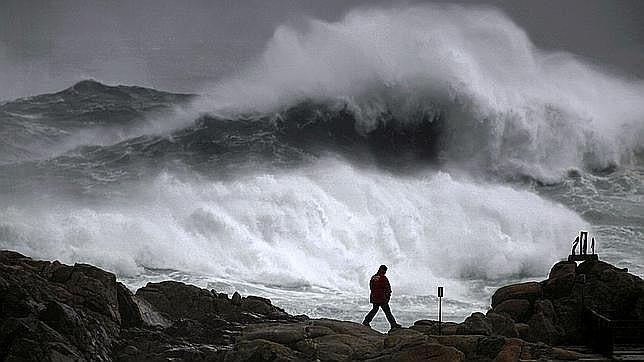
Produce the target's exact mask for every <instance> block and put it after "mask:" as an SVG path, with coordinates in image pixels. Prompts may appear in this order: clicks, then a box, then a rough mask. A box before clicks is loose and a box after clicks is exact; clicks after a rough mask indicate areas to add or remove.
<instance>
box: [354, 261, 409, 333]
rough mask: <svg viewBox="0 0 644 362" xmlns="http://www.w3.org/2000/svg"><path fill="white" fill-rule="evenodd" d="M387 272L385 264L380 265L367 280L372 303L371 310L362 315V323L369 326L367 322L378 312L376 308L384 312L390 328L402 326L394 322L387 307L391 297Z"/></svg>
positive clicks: (394, 319)
mask: <svg viewBox="0 0 644 362" xmlns="http://www.w3.org/2000/svg"><path fill="white" fill-rule="evenodd" d="M386 273H387V266H386V265H381V266H380V268H378V272H377V273H376V274H374V276H372V277H371V280H370V281H369V289H370V290H371V293H370V294H369V302H370V303H371V304H373V308H371V311H369V313H367V315H366V316H365V317H364V321H363V322H362V324H363V325H365V326H367V327H371V325H370V324H369V323H371V321H372V320H373V317H374V316H375V315H376V313H378V309H380V308H382V311H383V312H385V316H386V317H387V321H389V324H390V325H391V329H395V328H401V327H402V326H401V325H400V324H398V323H397V322H396V318H394V316H393V314H391V309H390V308H389V298H391V285H390V284H389V279H387V277H386V276H385V274H386Z"/></svg>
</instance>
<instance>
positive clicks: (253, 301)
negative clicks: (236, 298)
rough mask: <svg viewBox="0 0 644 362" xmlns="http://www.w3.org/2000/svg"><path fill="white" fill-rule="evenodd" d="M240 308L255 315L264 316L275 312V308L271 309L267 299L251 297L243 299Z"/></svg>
mask: <svg viewBox="0 0 644 362" xmlns="http://www.w3.org/2000/svg"><path fill="white" fill-rule="evenodd" d="M240 306H241V309H242V310H243V311H246V312H251V313H257V314H264V315H266V314H270V313H272V312H273V311H275V308H274V307H273V305H272V304H271V301H270V300H269V299H266V298H261V297H256V296H252V295H251V296H248V297H246V298H243V299H242V301H241V305H240Z"/></svg>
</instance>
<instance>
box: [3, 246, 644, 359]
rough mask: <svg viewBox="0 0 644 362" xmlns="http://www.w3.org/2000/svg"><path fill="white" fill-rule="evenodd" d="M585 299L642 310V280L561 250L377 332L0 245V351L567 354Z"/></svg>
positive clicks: (24, 355) (81, 355) (621, 312)
mask: <svg viewBox="0 0 644 362" xmlns="http://www.w3.org/2000/svg"><path fill="white" fill-rule="evenodd" d="M582 298H583V301H584V303H585V305H587V306H589V307H592V308H593V309H595V310H598V311H600V312H602V313H605V314H608V315H611V316H613V317H615V318H628V319H639V320H642V319H644V283H643V282H642V280H641V279H640V278H639V277H637V276H634V275H631V274H629V273H627V272H626V271H624V270H621V269H618V268H615V267H614V266H612V265H610V264H607V263H603V262H601V261H593V262H584V263H581V264H580V265H579V266H577V265H576V264H574V263H568V262H560V263H557V264H555V265H554V266H553V268H552V270H551V271H550V275H549V277H548V279H546V280H544V281H543V282H530V283H523V284H516V285H510V286H506V287H503V288H500V289H499V290H497V291H496V293H494V295H493V297H492V303H491V304H492V308H491V309H490V310H489V311H488V312H487V313H486V314H483V313H473V314H472V315H471V316H470V317H468V318H467V319H466V320H465V321H464V322H462V323H445V324H443V333H442V335H439V333H438V323H437V322H436V321H430V320H420V321H417V322H415V323H414V325H413V326H411V327H409V328H401V329H397V330H393V331H391V332H390V333H388V334H382V333H379V332H377V331H374V330H372V329H370V328H367V327H365V326H362V325H361V324H359V323H354V322H349V321H339V320H333V319H310V318H308V317H307V316H303V315H300V316H293V315H290V314H288V313H286V312H285V311H284V310H283V309H281V308H279V307H277V306H274V305H273V304H272V303H271V301H270V300H268V299H265V298H260V297H254V296H246V297H243V296H241V295H239V294H238V293H234V294H233V295H232V296H228V295H226V294H223V293H217V292H216V291H214V290H206V289H201V288H198V287H195V286H192V285H186V284H183V283H179V282H173V281H165V282H161V283H148V284H147V285H146V286H145V287H143V288H140V289H139V290H137V291H136V293H135V294H133V293H132V292H131V291H129V290H128V289H127V288H126V287H125V286H124V285H123V284H121V283H119V282H118V281H117V280H116V277H115V275H114V274H112V273H109V272H106V271H104V270H101V269H99V268H96V267H94V266H91V265H87V264H75V265H73V266H69V265H64V264H61V263H59V262H57V261H54V262H49V261H40V260H33V259H31V258H29V257H26V256H24V255H21V254H19V253H16V252H12V251H0V360H6V361H86V360H87V361H89V360H104V361H110V360H115V361H160V360H164V361H167V360H174V361H292V360H295V361H342V360H363V361H392V360H393V361H396V360H398V361H414V360H415V361H462V360H477V361H494V360H496V361H515V360H519V359H533V360H534V359H540V360H575V359H579V358H583V357H584V356H583V355H581V354H579V353H576V352H573V351H569V350H566V349H562V348H557V347H553V346H555V345H560V344H577V343H579V342H580V338H581V337H580V336H581V335H582V333H581V332H582V331H581V328H582V325H583V324H582V312H583V308H582V307H581V306H582Z"/></svg>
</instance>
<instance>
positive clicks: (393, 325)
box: [391, 323, 402, 329]
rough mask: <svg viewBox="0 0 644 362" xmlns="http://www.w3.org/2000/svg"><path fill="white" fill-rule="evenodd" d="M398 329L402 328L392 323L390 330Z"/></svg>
mask: <svg viewBox="0 0 644 362" xmlns="http://www.w3.org/2000/svg"><path fill="white" fill-rule="evenodd" d="M398 328H402V326H401V325H400V324H398V323H394V324H392V325H391V329H398Z"/></svg>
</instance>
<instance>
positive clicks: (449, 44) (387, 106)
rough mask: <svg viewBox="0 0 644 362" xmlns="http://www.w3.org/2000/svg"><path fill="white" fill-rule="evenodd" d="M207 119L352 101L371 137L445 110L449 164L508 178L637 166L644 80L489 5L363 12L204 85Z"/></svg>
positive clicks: (292, 31) (283, 31)
mask: <svg viewBox="0 0 644 362" xmlns="http://www.w3.org/2000/svg"><path fill="white" fill-rule="evenodd" d="M207 93H208V96H207V97H203V98H202V99H201V100H200V101H198V102H196V107H197V108H198V109H202V110H203V111H206V112H213V111H214V112H218V113H226V112H227V113H228V114H236V113H239V112H272V111H275V110H279V109H282V108H284V107H288V106H291V105H294V104H296V103H298V102H300V101H301V100H303V99H316V100H326V101H334V102H335V101H340V102H347V103H348V104H350V105H351V107H352V109H353V110H354V111H355V112H356V114H357V116H358V117H359V118H360V120H361V123H360V125H359V127H360V129H362V131H363V132H365V133H368V132H369V131H370V130H372V129H374V127H376V126H377V125H378V122H379V121H380V120H381V118H382V117H379V116H381V115H382V114H383V113H386V114H390V115H393V118H394V119H396V121H397V122H402V123H405V122H417V121H418V120H421V119H424V118H427V117H428V115H429V118H430V119H431V118H432V116H434V115H436V114H445V115H446V119H447V121H446V123H447V131H446V137H445V140H444V142H445V144H446V147H445V157H446V158H448V159H450V160H452V161H454V162H455V163H459V164H466V166H468V167H470V168H477V167H478V168H483V169H493V170H494V172H496V173H500V174H502V175H506V176H508V175H509V176H513V175H528V176H531V177H535V178H538V179H542V180H544V181H547V182H557V181H560V179H561V176H562V175H563V174H565V172H567V171H568V170H569V169H571V168H574V169H602V168H606V167H609V166H611V165H631V164H633V163H634V162H637V160H636V159H635V154H636V153H637V152H641V151H642V145H643V144H644V116H643V115H644V82H642V81H633V80H627V79H625V78H622V77H620V76H619V75H615V74H608V73H605V72H602V71H601V70H600V69H599V68H598V67H597V66H594V65H590V64H588V63H585V62H583V61H582V60H580V59H577V58H576V57H575V56H573V55H571V54H566V53H561V52H548V51H543V50H539V49H537V48H536V47H535V46H534V45H533V44H532V42H531V41H530V39H529V38H528V36H527V35H526V33H525V32H524V31H523V30H522V29H521V28H519V27H518V26H517V25H516V24H515V23H513V22H512V21H511V20H510V19H509V18H508V17H507V16H506V15H504V14H503V13H501V12H500V11H498V10H495V9H492V8H476V7H461V6H444V5H423V6H414V7H401V8H391V9H365V8H359V9H356V10H354V11H351V12H349V13H348V14H347V15H346V16H345V17H344V18H343V19H342V20H340V21H338V22H333V23H328V22H323V21H319V20H310V21H308V22H307V23H306V25H305V26H300V27H297V26H291V25H283V26H280V27H279V28H278V29H277V30H276V31H275V33H274V35H273V38H272V39H271V40H270V42H269V43H268V45H267V47H266V50H265V51H264V53H263V55H262V56H261V58H260V59H259V60H258V61H257V62H256V63H255V64H254V65H253V66H252V67H251V68H250V69H246V70H245V71H243V72H241V74H240V75H237V76H235V77H232V78H230V79H228V80H225V81H222V82H220V83H218V84H216V85H214V86H213V87H211V89H209V90H207Z"/></svg>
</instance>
